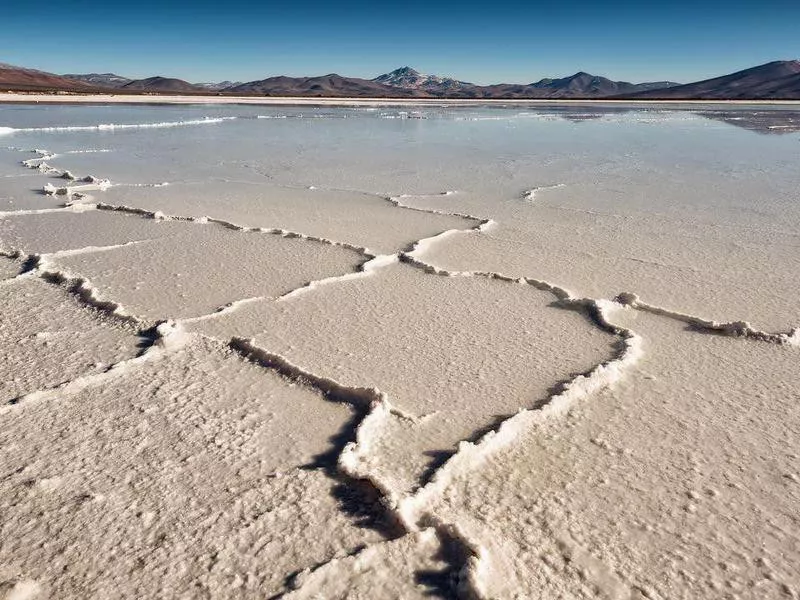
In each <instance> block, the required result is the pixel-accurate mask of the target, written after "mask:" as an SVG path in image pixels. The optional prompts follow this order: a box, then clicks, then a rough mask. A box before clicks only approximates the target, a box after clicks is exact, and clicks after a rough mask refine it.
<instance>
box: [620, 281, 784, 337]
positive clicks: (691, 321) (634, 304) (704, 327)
mask: <svg viewBox="0 0 800 600" xmlns="http://www.w3.org/2000/svg"><path fill="white" fill-rule="evenodd" d="M616 301H617V302H619V303H621V304H624V305H626V306H630V307H631V308H635V309H637V310H641V311H644V312H649V313H651V314H654V315H658V316H661V317H667V318H670V319H674V320H676V321H681V322H683V323H686V324H688V325H690V326H691V327H693V328H694V329H696V330H698V331H700V332H702V333H712V334H721V335H728V336H731V337H743V338H748V339H751V340H756V341H759V342H767V343H770V344H780V345H787V346H800V328H797V327H796V328H794V329H792V330H791V331H789V332H788V333H770V332H767V331H761V330H758V329H754V328H753V327H752V326H751V325H750V323H748V322H747V321H728V322H718V321H710V320H708V319H703V318H702V317H696V316H694V315H689V314H686V313H682V312H679V311H674V310H670V309H668V308H663V307H661V306H656V305H654V304H648V303H647V302H643V301H642V300H640V299H639V297H638V296H637V295H636V294H633V293H630V292H623V293H621V294H619V295H618V296H617V297H616Z"/></svg>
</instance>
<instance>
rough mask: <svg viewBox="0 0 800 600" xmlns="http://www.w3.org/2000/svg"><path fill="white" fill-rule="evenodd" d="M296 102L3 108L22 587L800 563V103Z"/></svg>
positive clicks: (298, 594) (774, 570) (334, 591)
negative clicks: (408, 105)
mask: <svg viewBox="0 0 800 600" xmlns="http://www.w3.org/2000/svg"><path fill="white" fill-rule="evenodd" d="M3 98H5V96H3V97H0V100H2V99H3ZM95 100H96V99H95ZM147 100H148V101H149V100H151V99H147ZM159 100H162V98H161V97H159ZM195 100H196V99H195ZM117 101H119V100H117ZM176 101H177V100H176ZM180 101H181V102H182V101H183V100H180ZM271 102H272V101H270V102H267V103H265V104H264V105H262V106H247V105H246V103H242V104H224V103H222V104H203V103H197V104H196V105H194V106H189V105H186V106H184V105H172V106H158V107H151V106H122V105H119V106H114V105H108V106H80V105H76V106H55V107H50V108H48V109H47V110H44V109H43V108H42V107H37V106H35V105H14V106H13V107H12V106H10V105H7V106H0V143H2V144H3V147H2V148H0V296H2V300H3V302H2V306H3V310H2V314H0V357H2V361H0V374H2V378H0V380H1V381H3V382H4V383H3V385H2V387H0V392H1V393H2V396H3V398H2V399H0V414H1V415H2V418H1V419H0V440H2V441H1V442H0V443H1V444H2V446H3V448H4V450H6V452H4V453H3V456H2V459H0V498H2V500H0V503H2V514H3V517H4V518H3V520H2V523H0V590H2V593H3V594H5V596H8V597H11V598H18V597H25V598H37V597H38V598H47V597H59V598H87V597H109V596H114V597H130V598H134V597H142V596H156V595H157V596H161V597H165V598H178V597H187V596H195V595H202V596H204V597H209V598H230V597H237V598H263V597H284V596H285V597H287V598H319V597H325V598H371V597H375V590H376V589H381V590H382V597H391V598H415V597H419V598H422V597H431V596H435V597H445V598H471V599H474V598H487V599H488V598H554V597H565V598H594V597H602V598H631V599H633V598H693V599H694V598H718V597H730V598H748V597H750V598H756V597H757V598H781V597H794V596H796V595H797V594H800V574H798V571H797V568H796V564H797V563H798V562H800V546H798V544H797V539H798V534H800V527H799V526H798V525H799V524H798V521H797V517H796V515H797V514H800V491H799V490H800V487H798V473H800V462H799V461H800V459H799V458H798V451H797V436H798V432H799V431H800V415H798V414H797V410H796V408H795V406H796V405H797V401H798V400H799V399H800V387H799V386H798V384H797V382H796V376H795V374H796V373H797V371H798V361H800V354H799V352H800V334H799V333H798V329H797V328H798V327H800V313H798V312H797V307H796V298H795V296H796V294H795V290H796V289H797V286H798V283H800V282H798V280H797V273H798V272H800V245H799V244H798V242H797V240H798V237H797V236H798V227H800V208H799V207H800V196H798V192H797V190H798V189H800V179H799V177H800V175H798V173H800V169H798V168H797V166H798V159H800V156H798V148H800V147H798V145H797V141H798V133H797V132H796V131H793V130H792V128H791V127H786V128H780V124H781V122H782V119H783V120H785V121H786V122H787V123H794V122H795V120H796V118H797V115H796V109H794V108H792V107H791V105H786V106H778V105H775V106H762V107H760V108H758V109H753V108H752V107H748V106H738V105H731V106H730V107H726V109H725V110H726V112H725V115H724V118H721V117H720V114H719V110H720V109H719V108H718V107H717V108H714V107H709V106H705V105H669V104H663V105H660V104H659V105H635V106H627V105H624V104H609V103H602V104H598V103H585V104H581V103H565V104H563V105H560V104H552V103H527V104H521V103H503V104H502V105H497V104H496V103H495V104H492V103H487V104H486V105H479V104H475V103H463V104H459V103H439V102H438V101H437V103H436V105H431V104H430V103H427V104H426V103H420V104H419V105H417V108H415V110H416V111H418V114H417V113H415V117H419V118H413V119H412V118H409V113H408V112H407V111H404V110H400V109H401V108H402V104H398V105H392V104H390V103H386V104H376V103H369V102H366V103H365V102H361V101H358V102H353V103H348V102H342V101H334V102H332V103H327V102H320V101H311V102H310V105H308V106H304V105H303V103H298V104H297V105H295V106H291V105H290V103H287V102H285V101H282V103H281V105H275V106H272V105H270V103H271ZM731 111H732V112H731ZM762 113H768V115H767V116H768V117H769V118H766V117H764V114H762ZM776 124H777V125H778V126H779V128H778V129H775V126H776Z"/></svg>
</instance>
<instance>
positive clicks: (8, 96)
mask: <svg viewBox="0 0 800 600" xmlns="http://www.w3.org/2000/svg"><path fill="white" fill-rule="evenodd" d="M0 104H209V105H212V104H234V105H235V104H240V105H254V106H343V107H357V106H386V107H393V106H479V105H486V104H499V105H503V104H518V105H558V104H574V105H581V104H586V105H597V104H640V105H644V106H646V105H670V106H675V105H690V106H697V105H721V106H731V105H734V106H737V105H738V106H741V105H757V106H770V105H774V106H800V100H651V99H648V100H640V99H630V100H623V99H618V98H615V99H603V98H593V99H569V98H531V99H521V98H515V99H507V100H504V99H478V98H469V99H449V98H335V97H324V98H320V97H290V96H286V97H278V96H257V97H254V96H218V95H208V96H198V95H180V94H175V95H166V94H165V95H134V94H130V95H129V94H68V95H67V94H42V93H14V92H5V93H0Z"/></svg>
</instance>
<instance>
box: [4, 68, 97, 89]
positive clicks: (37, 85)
mask: <svg viewBox="0 0 800 600" xmlns="http://www.w3.org/2000/svg"><path fill="white" fill-rule="evenodd" d="M0 88H2V89H4V90H13V91H36V92H40V91H55V90H60V91H83V92H85V91H89V90H91V89H93V88H94V86H92V85H91V84H88V83H85V82H83V81H76V80H74V79H68V78H66V77H61V76H60V75H54V74H53V73H45V72H44V71H37V70H36V69H24V68H22V67H16V66H14V65H8V64H5V63H0Z"/></svg>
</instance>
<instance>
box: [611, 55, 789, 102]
mask: <svg viewBox="0 0 800 600" xmlns="http://www.w3.org/2000/svg"><path fill="white" fill-rule="evenodd" d="M623 97H625V98H636V99H642V100H656V99H658V100H766V99H775V100H778V99H780V100H792V99H800V61H798V60H777V61H774V62H769V63H766V64H763V65H759V66H757V67H752V68H750V69H744V70H743V71H737V72H736V73H731V74H730V75H723V76H721V77H714V78H713V79H705V80H703V81H697V82H695V83H687V84H686V85H679V86H676V87H673V88H669V89H666V90H650V91H646V92H640V93H635V94H625V95H624V96H623Z"/></svg>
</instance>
